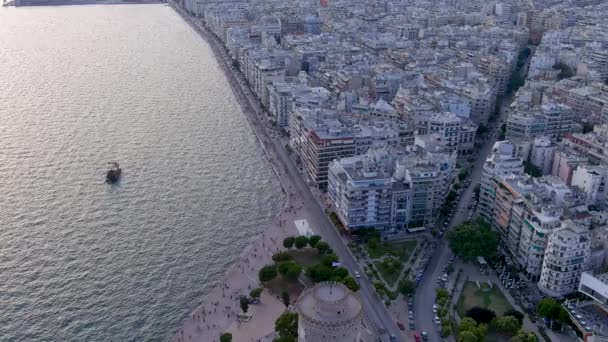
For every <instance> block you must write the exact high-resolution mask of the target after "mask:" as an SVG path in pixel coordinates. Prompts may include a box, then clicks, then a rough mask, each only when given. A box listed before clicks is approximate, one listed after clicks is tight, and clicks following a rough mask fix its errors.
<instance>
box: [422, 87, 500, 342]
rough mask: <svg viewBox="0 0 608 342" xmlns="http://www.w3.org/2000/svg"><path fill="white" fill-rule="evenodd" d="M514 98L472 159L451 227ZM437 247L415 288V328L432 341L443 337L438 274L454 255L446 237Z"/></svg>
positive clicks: (463, 215) (460, 217) (464, 209)
mask: <svg viewBox="0 0 608 342" xmlns="http://www.w3.org/2000/svg"><path fill="white" fill-rule="evenodd" d="M511 101H512V99H511V98H507V99H505V101H503V105H502V108H501V110H500V116H499V118H498V119H497V120H496V121H495V122H494V123H493V124H492V127H491V128H490V131H489V133H488V136H489V138H488V139H487V140H486V142H485V143H484V144H483V145H482V148H481V150H480V151H479V155H478V157H477V160H475V162H474V163H473V168H472V171H471V182H470V185H469V186H468V187H467V188H466V189H465V190H464V191H463V192H462V194H461V195H460V200H459V201H458V204H457V206H456V210H455V212H454V216H453V217H452V219H451V221H450V224H449V228H452V227H454V226H456V225H459V224H461V223H463V222H464V221H466V220H467V216H468V215H467V214H468V211H469V209H468V207H469V205H470V204H471V203H472V201H473V195H474V189H475V186H476V185H477V184H479V181H480V180H481V170H482V167H483V163H484V162H485V160H486V158H487V156H488V155H489V154H490V151H491V150H492V146H493V145H494V142H496V137H497V133H498V130H499V127H500V126H501V125H502V122H503V120H505V117H506V115H507V110H506V109H507V107H508V105H509V104H510V103H511ZM444 237H445V235H444ZM436 251H438V252H437V254H435V255H434V256H433V257H432V258H431V261H430V263H429V266H428V268H427V270H426V272H425V274H424V276H423V277H422V279H421V281H420V284H419V285H418V289H417V290H416V295H415V297H414V320H415V326H416V330H417V331H426V332H427V333H428V334H429V341H441V336H440V335H439V328H440V327H439V326H437V324H435V322H434V319H435V314H434V313H433V304H434V303H435V289H436V288H437V278H438V277H440V276H441V275H442V274H443V272H442V268H443V266H444V265H446V264H447V263H448V262H449V260H450V258H451V256H452V251H451V250H450V248H449V247H448V243H447V241H446V239H445V238H442V239H441V240H439V242H438V244H437V248H436Z"/></svg>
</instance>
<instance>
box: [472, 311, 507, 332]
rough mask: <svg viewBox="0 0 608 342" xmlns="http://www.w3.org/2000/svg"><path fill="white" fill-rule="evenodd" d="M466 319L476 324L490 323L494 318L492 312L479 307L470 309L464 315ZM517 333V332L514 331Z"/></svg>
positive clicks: (494, 315) (494, 314)
mask: <svg viewBox="0 0 608 342" xmlns="http://www.w3.org/2000/svg"><path fill="white" fill-rule="evenodd" d="M466 316H467V317H471V318H472V319H473V320H475V322H477V323H486V324H488V323H490V322H492V320H493V319H494V317H496V313H494V311H492V310H489V309H485V308H481V307H479V306H475V307H472V308H471V309H469V310H468V311H467V313H466ZM516 331H517V330H516Z"/></svg>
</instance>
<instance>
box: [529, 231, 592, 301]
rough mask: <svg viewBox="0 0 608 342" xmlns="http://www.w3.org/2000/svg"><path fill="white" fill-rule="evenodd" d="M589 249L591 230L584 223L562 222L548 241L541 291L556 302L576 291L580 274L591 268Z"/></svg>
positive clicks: (540, 284) (539, 285)
mask: <svg viewBox="0 0 608 342" xmlns="http://www.w3.org/2000/svg"><path fill="white" fill-rule="evenodd" d="M590 247H591V233H590V232H589V227H587V226H586V225H584V224H582V223H581V222H575V221H572V220H566V221H563V222H562V223H561V225H560V227H559V228H557V229H555V230H554V231H553V232H552V233H551V235H550V237H549V241H548V243H547V248H546V250H545V255H544V259H543V266H542V270H541V275H540V280H539V282H538V288H539V289H540V290H541V291H542V292H543V293H545V294H546V295H548V296H551V297H556V298H560V297H563V296H566V295H569V294H571V293H573V292H574V291H576V289H577V288H578V285H579V282H580V279H581V274H582V273H583V271H585V270H587V267H588V262H589V258H590V253H591V249H590Z"/></svg>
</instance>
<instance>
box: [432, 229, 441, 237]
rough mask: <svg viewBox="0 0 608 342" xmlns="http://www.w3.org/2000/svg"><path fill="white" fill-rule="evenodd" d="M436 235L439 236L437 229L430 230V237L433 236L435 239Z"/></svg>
mask: <svg viewBox="0 0 608 342" xmlns="http://www.w3.org/2000/svg"><path fill="white" fill-rule="evenodd" d="M437 234H439V231H438V230H437V228H433V229H431V235H433V237H437Z"/></svg>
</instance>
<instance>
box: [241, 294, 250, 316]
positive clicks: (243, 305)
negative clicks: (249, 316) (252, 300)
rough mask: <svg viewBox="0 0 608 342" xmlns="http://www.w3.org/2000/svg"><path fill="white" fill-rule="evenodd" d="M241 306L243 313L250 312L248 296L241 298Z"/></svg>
mask: <svg viewBox="0 0 608 342" xmlns="http://www.w3.org/2000/svg"><path fill="white" fill-rule="evenodd" d="M239 305H240V306H241V310H243V313H247V310H249V298H247V296H240V297H239Z"/></svg>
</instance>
